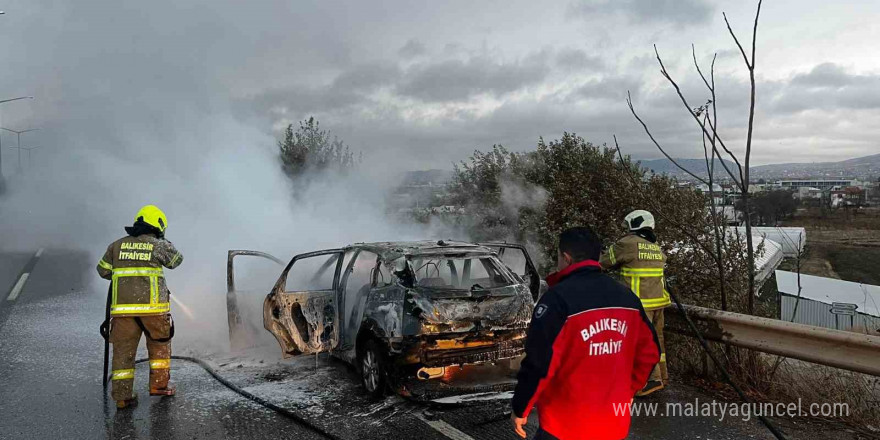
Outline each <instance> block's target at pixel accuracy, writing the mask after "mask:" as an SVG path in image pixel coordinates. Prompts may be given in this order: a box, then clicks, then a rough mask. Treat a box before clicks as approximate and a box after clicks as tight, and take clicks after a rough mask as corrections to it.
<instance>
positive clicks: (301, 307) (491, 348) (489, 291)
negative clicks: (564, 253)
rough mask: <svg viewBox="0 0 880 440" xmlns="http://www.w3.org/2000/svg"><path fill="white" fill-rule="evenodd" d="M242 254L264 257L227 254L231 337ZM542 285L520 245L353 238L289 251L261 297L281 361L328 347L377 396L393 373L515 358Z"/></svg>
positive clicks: (427, 375)
mask: <svg viewBox="0 0 880 440" xmlns="http://www.w3.org/2000/svg"><path fill="white" fill-rule="evenodd" d="M233 253H235V254H233ZM241 254H249V255H260V256H265V257H270V256H268V255H266V254H260V253H257V252H250V251H230V257H229V269H230V272H229V275H228V277H229V292H230V296H228V297H227V301H228V302H229V303H228V305H229V306H230V307H229V310H230V316H229V323H230V334H231V335H232V329H233V327H234V326H236V325H239V324H240V322H237V321H240V318H239V317H238V316H237V314H236V313H233V311H234V310H235V309H236V307H235V286H234V280H233V275H232V258H233V257H234V256H235V255H241ZM270 258H271V257H270ZM276 261H277V260H276ZM542 286H543V284H542V282H541V281H540V278H539V277H538V273H537V271H536V270H535V266H534V264H533V263H532V261H531V258H530V257H529V255H528V252H527V251H526V250H525V248H523V247H522V246H519V245H513V244H501V243H489V244H482V245H481V244H473V243H463V242H444V241H439V242H433V241H431V242H383V243H358V244H354V245H351V246H347V247H344V248H340V249H329V250H323V251H317V252H309V253H306V254H300V255H297V256H295V257H294V258H293V259H292V260H291V261H290V262H289V263H288V264H287V266H286V267H285V268H284V270H283V271H282V273H281V276H280V277H279V278H278V280H277V282H276V283H275V285H274V287H273V288H272V290H271V292H270V293H269V294H268V295H267V296H266V298H265V300H264V303H263V326H264V328H265V329H266V330H268V331H269V332H271V333H272V335H273V336H274V337H275V339H276V340H277V341H278V344H279V345H280V346H281V349H282V352H283V355H284V357H291V356H297V355H303V354H310V353H321V352H329V353H332V354H333V355H334V356H336V357H338V358H341V359H343V360H344V361H346V362H349V363H351V364H353V365H354V366H355V367H356V368H357V369H358V370H359V372H360V373H361V377H362V380H363V384H364V386H365V387H366V389H367V391H369V392H371V393H373V394H376V395H380V394H382V393H383V392H384V391H385V389H386V386H387V385H388V384H389V379H391V378H400V377H418V378H420V379H432V378H437V377H441V376H443V374H444V371H445V368H446V367H449V366H454V365H455V366H461V365H471V364H483V363H492V362H497V361H502V360H506V359H513V358H516V357H518V356H520V355H521V354H522V353H523V342H524V339H525V332H526V328H527V327H528V324H529V321H530V319H531V315H532V309H533V307H534V302H535V299H536V298H537V296H538V295H539V293H540V290H541V289H542Z"/></svg>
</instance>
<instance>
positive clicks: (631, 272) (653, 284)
mask: <svg viewBox="0 0 880 440" xmlns="http://www.w3.org/2000/svg"><path fill="white" fill-rule="evenodd" d="M599 262H600V263H601V264H602V267H603V268H605V269H606V270H613V269H618V268H619V269H620V277H621V281H623V283H624V284H626V285H627V286H629V288H630V289H631V290H632V291H633V292H634V293H635V294H636V296H638V297H639V298H640V299H641V300H642V307H644V308H645V310H652V309H659V308H663V307H666V306H668V305H669V304H670V303H671V302H670V300H669V292H667V291H666V282H665V279H664V273H663V269H664V267H665V266H666V255H665V254H663V251H662V250H661V249H660V246H658V245H657V244H656V243H651V242H650V241H648V240H646V239H645V238H643V237H640V236H638V235H635V234H630V235H627V236H626V237H623V238H621V239H620V240H618V241H617V243H614V245H612V246H611V247H609V248H608V251H607V252H606V253H604V254H603V255H602V258H601V259H600V261H599Z"/></svg>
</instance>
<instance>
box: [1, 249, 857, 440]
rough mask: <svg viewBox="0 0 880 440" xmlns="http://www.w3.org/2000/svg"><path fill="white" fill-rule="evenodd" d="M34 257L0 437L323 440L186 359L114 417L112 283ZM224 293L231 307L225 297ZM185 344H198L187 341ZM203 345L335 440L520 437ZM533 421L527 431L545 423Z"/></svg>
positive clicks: (677, 424)
mask: <svg viewBox="0 0 880 440" xmlns="http://www.w3.org/2000/svg"><path fill="white" fill-rule="evenodd" d="M37 254H38V250H37V249H34V250H33V252H25V253H15V252H5V253H4V252H2V251H0V438H2V439H49V438H65V439H95V438H113V439H138V438H144V439H146V438H150V439H202V438H205V439H208V438H210V439H215V438H250V439H263V438H265V439H269V438H272V439H277V438H296V439H313V438H322V437H321V436H319V435H317V434H315V433H313V432H312V431H310V430H308V429H306V428H305V427H304V426H302V425H300V424H298V423H297V422H294V421H292V420H290V419H288V418H285V417H282V416H280V415H278V414H276V413H275V412H273V411H271V410H268V409H265V408H263V407H261V406H259V405H257V404H255V403H252V402H250V401H248V400H245V399H243V398H241V397H240V396H239V395H237V394H235V393H233V392H231V391H229V390H228V389H226V388H225V387H223V386H222V385H221V384H219V383H218V382H217V381H215V380H214V379H213V378H211V377H210V376H209V375H208V374H207V373H206V372H204V371H203V370H202V369H201V368H200V367H198V366H195V365H192V364H188V363H185V362H179V361H174V362H172V378H173V382H175V383H176V384H177V387H178V395H177V396H176V397H173V398H157V397H148V396H146V389H147V383H146V382H147V369H146V368H145V366H143V365H139V366H138V367H137V375H136V384H135V385H136V389H138V390H140V393H141V401H140V405H139V406H138V407H136V408H134V409H132V410H126V411H119V412H117V411H116V409H115V407H114V406H113V402H112V401H111V400H109V398H108V397H107V394H106V393H105V392H104V389H103V388H102V386H101V380H100V376H101V361H102V354H103V353H102V347H103V345H102V344H103V341H102V339H101V338H100V336H99V335H98V325H99V324H100V323H101V321H102V320H103V307H104V300H105V296H104V295H105V293H106V291H98V289H97V288H95V287H91V288H89V287H88V286H96V285H97V286H100V285H103V284H102V283H96V282H95V278H96V277H97V275H95V272H94V267H93V265H94V262H93V261H92V258H90V257H89V255H88V254H87V253H86V252H82V251H75V250H58V249H46V250H45V251H43V252H40V253H39V257H38V258H37ZM182 270H184V271H185V270H186V269H185V268H183V269H182ZM222 270H223V268H218V276H223V272H222ZM25 274H27V276H26V277H25ZM23 277H24V278H25V281H24V282H22V281H21V279H22V278H23ZM16 290H17V292H16ZM13 294H15V295H13ZM10 296H12V298H14V299H10ZM217 298H218V301H223V296H222V295H218V296H217ZM189 341H192V339H190V340H189ZM187 344H191V346H183V347H181V346H179V345H187ZM203 348H204V347H200V346H198V344H197V343H193V342H187V343H186V344H184V343H181V344H178V346H174V351H175V354H184V355H186V354H194V353H200V356H201V357H204V358H205V359H206V360H207V361H208V362H209V363H211V364H212V365H214V366H215V367H216V368H217V370H218V371H219V372H220V374H222V375H223V376H224V377H226V378H228V379H229V380H231V381H232V382H234V383H236V384H237V385H239V386H241V387H243V388H245V389H247V390H248V391H249V392H251V393H253V394H256V395H258V396H260V397H263V398H265V399H267V400H269V401H272V402H274V403H276V404H277V405H279V406H282V407H284V408H287V409H290V410H292V411H295V412H296V413H298V414H299V415H301V416H302V417H305V418H307V419H309V420H311V421H312V422H313V423H314V424H316V425H318V426H320V427H321V428H323V429H325V430H327V431H329V432H331V433H332V434H333V435H334V436H337V437H338V438H343V439H385V438H396V439H406V438H418V439H420V440H435V439H436V440H447V439H455V440H470V439H511V440H513V439H516V438H518V437H516V436H515V435H514V434H513V432H512V430H511V429H510V426H509V423H508V421H507V420H506V418H505V417H504V413H505V411H507V410H508V401H507V400H506V399H500V400H494V401H480V402H472V403H468V404H466V405H464V406H460V405H459V406H455V407H451V408H450V407H446V406H443V407H433V406H430V407H429V406H428V405H425V404H423V403H417V402H412V401H408V400H405V399H403V398H401V397H399V396H390V397H387V398H386V399H383V400H380V401H376V400H373V399H370V398H368V397H367V396H365V395H364V393H363V392H362V391H361V389H360V387H359V386H358V385H357V383H356V377H355V375H354V372H353V371H352V370H351V369H350V368H349V367H348V366H346V365H344V364H342V363H341V362H339V361H336V360H332V359H329V358H327V357H320V358H318V359H315V358H306V359H302V358H297V359H293V360H282V359H281V358H280V352H279V351H278V350H277V347H273V346H268V347H262V348H257V349H253V350H250V351H248V352H243V353H235V354H231V353H211V354H205V353H204V349H203ZM141 349H142V351H143V343H142V344H141ZM144 355H145V353H144V354H143V355H141V356H139V357H143V356H144ZM502 397H503V396H502ZM695 399H699V400H700V401H703V402H707V401H711V400H712V399H713V396H711V395H708V394H706V393H705V392H703V391H701V390H698V389H695V388H692V387H687V386H683V385H677V386H675V387H673V388H672V389H669V390H667V391H664V392H663V393H662V394H661V395H659V396H657V397H655V398H652V400H650V401H652V402H657V403H659V404H661V405H663V404H665V402H693V401H695ZM534 419H535V418H533V420H530V424H529V432H530V433H533V432H534V430H535V429H536V427H537V420H534ZM784 429H786V431H787V432H789V433H790V438H827V437H828V436H834V437H837V438H857V437H855V436H852V435H849V434H848V433H846V432H845V431H818V430H817V429H816V428H813V427H809V428H807V429H804V428H802V427H799V426H798V425H797V424H796V423H794V422H789V423H787V424H785V425H784ZM817 432H818V434H817ZM630 438H639V439H680V438H702V439H716V440H724V439H742V438H753V439H769V438H772V437H771V436H770V435H769V433H768V432H767V431H766V429H764V428H763V427H762V426H761V425H759V424H758V422H757V421H756V420H755V419H754V418H752V419H751V420H748V421H745V420H741V419H736V418H727V419H725V420H724V421H719V420H717V419H716V418H714V417H699V416H697V417H663V416H654V417H644V416H640V417H634V418H633V426H632V434H631V436H630Z"/></svg>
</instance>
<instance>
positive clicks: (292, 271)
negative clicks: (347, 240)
mask: <svg viewBox="0 0 880 440" xmlns="http://www.w3.org/2000/svg"><path fill="white" fill-rule="evenodd" d="M343 252H344V251H343V249H329V250H324V251H317V252H309V253H305V254H300V255H297V256H295V257H293V259H292V260H291V261H290V263H289V264H288V265H287V267H286V268H285V269H284V272H282V273H281V277H280V278H279V279H278V282H277V283H276V284H275V287H274V288H273V289H272V293H270V294H269V295H267V296H266V300H265V301H264V302H263V326H264V327H265V328H266V330H268V331H269V332H270V333H272V335H273V336H275V339H276V340H277V341H278V344H279V345H281V350H282V352H283V356H284V357H291V356H296V355H300V354H309V353H321V352H326V351H330V350H332V349H334V348H336V346H337V345H338V344H339V298H338V295H337V291H338V288H339V278H340V271H341V270H340V269H341V267H342V256H343Z"/></svg>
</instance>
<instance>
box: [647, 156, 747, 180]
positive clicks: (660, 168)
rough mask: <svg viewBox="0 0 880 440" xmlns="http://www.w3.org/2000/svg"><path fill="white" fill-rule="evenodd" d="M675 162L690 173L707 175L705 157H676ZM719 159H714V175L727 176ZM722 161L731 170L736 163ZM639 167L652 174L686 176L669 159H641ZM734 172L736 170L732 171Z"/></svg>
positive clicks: (734, 167)
mask: <svg viewBox="0 0 880 440" xmlns="http://www.w3.org/2000/svg"><path fill="white" fill-rule="evenodd" d="M675 161H676V162H678V164H679V165H681V166H683V167H685V168H687V169H688V170H689V171H691V172H692V173H694V174H696V175H698V176H700V177H707V176H708V175H709V172H708V171H706V160H705V159H680V158H676V159H675ZM721 162H722V161H721V160H719V159H715V176H716V177H718V178H723V177H724V176H727V172H726V171H724V166H723V165H722V164H721ZM724 163H725V164H726V165H727V167H728V168H730V170H731V171H734V170H735V169H736V164H735V163H733V162H730V161H727V160H725V161H724ZM640 164H641V167H642V168H644V169H646V170H648V171H651V172H653V173H654V174H669V175H670V176H675V177H681V178H684V177H687V176H688V175H687V173H685V172H684V171H682V170H681V169H679V168H678V167H676V166H675V164H673V163H672V161H670V160H669V159H654V160H642V161H640ZM734 172H736V171H734Z"/></svg>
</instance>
